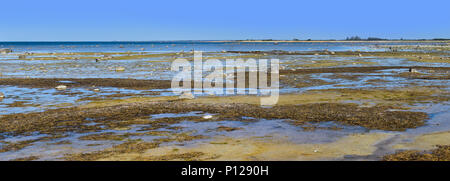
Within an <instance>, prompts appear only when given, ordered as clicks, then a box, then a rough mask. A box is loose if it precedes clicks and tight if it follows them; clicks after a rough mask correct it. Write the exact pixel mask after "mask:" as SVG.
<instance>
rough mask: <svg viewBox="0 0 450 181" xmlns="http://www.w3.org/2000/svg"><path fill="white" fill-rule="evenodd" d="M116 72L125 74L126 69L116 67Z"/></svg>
mask: <svg viewBox="0 0 450 181" xmlns="http://www.w3.org/2000/svg"><path fill="white" fill-rule="evenodd" d="M115 70H116V72H123V71H125V67H116V68H115Z"/></svg>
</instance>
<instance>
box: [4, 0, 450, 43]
mask: <svg viewBox="0 0 450 181" xmlns="http://www.w3.org/2000/svg"><path fill="white" fill-rule="evenodd" d="M0 18H1V19H0V41H39V40H46V41H64V40H75V41H89V40H91V41H94V40H102V41H108V40H224V39H248V38H250V39H266V38H273V39H292V38H298V39H307V38H311V39H344V38H345V37H347V36H353V35H359V36H361V37H368V36H370V37H382V38H436V37H440V38H450V1H448V0H425V1H417V0H409V1H406V0H398V1H397V0H376V1H364V0H314V1H312V0H311V1H308V2H307V1H299V0H297V1H294V0H292V1H286V0H273V1H265V0H259V1H244V0H226V1H225V0H223V1H221V2H219V1H216V0H204V1H200V0H184V1H182V0H179V1H175V0H160V1H158V2H156V1H150V0H147V1H144V0H142V1H140V0H123V1H114V0H108V1H107V0H39V1H36V0H5V1H2V2H1V3H0Z"/></svg>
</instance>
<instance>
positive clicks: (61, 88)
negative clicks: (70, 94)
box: [55, 85, 67, 90]
mask: <svg viewBox="0 0 450 181" xmlns="http://www.w3.org/2000/svg"><path fill="white" fill-rule="evenodd" d="M55 89H56V90H66V89H67V86H65V85H58V86H56V87H55Z"/></svg>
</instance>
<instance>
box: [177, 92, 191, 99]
mask: <svg viewBox="0 0 450 181" xmlns="http://www.w3.org/2000/svg"><path fill="white" fill-rule="evenodd" d="M178 98H179V99H194V98H195V96H194V95H193V94H192V93H191V92H184V93H183V94H181V95H180V96H179V97H178Z"/></svg>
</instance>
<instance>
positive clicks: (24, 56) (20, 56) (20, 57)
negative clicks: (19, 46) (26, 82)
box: [19, 55, 27, 59]
mask: <svg viewBox="0 0 450 181" xmlns="http://www.w3.org/2000/svg"><path fill="white" fill-rule="evenodd" d="M26 58H27V56H26V55H19V59H26Z"/></svg>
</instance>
